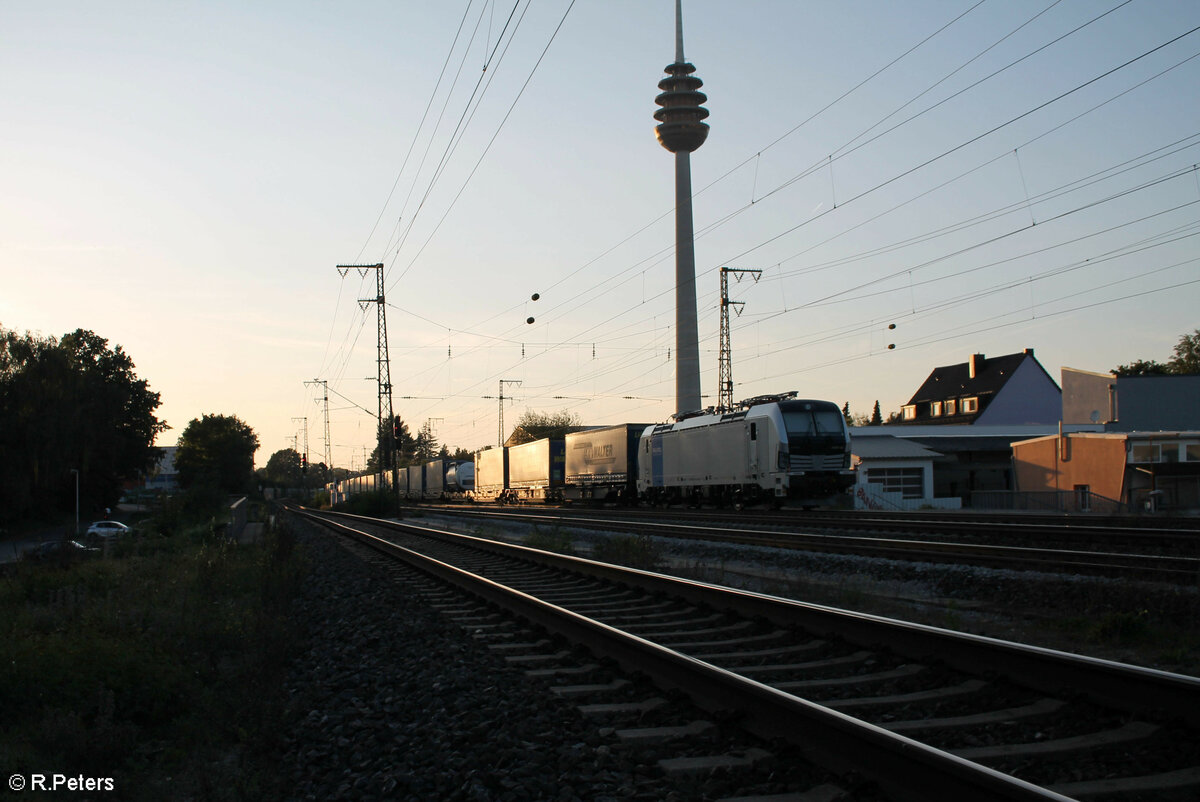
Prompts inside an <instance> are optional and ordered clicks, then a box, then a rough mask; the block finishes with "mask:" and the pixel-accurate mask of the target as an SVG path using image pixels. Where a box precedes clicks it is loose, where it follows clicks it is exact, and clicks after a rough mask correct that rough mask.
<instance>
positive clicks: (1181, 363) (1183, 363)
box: [1112, 329, 1200, 376]
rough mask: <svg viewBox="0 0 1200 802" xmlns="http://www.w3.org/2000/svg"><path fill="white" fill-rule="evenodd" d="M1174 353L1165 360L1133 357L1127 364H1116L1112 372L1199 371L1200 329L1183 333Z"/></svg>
mask: <svg viewBox="0 0 1200 802" xmlns="http://www.w3.org/2000/svg"><path fill="white" fill-rule="evenodd" d="M1174 352H1175V355H1174V356H1172V357H1171V358H1170V359H1168V360H1167V361H1166V362H1159V361H1157V360H1154V359H1135V360H1134V361H1132V362H1130V363H1129V364H1127V365H1117V366H1116V367H1115V368H1113V369H1112V372H1113V373H1115V374H1117V375H1118V376H1166V375H1171V374H1174V375H1184V374H1194V373H1200V329H1196V330H1195V331H1193V332H1192V333H1191V334H1184V335H1182V336H1181V337H1180V338H1179V342H1178V343H1176V344H1175V349H1174Z"/></svg>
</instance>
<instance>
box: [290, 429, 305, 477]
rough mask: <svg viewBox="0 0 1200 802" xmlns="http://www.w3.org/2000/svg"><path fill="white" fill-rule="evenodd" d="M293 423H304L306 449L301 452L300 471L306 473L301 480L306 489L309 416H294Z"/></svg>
mask: <svg viewBox="0 0 1200 802" xmlns="http://www.w3.org/2000/svg"><path fill="white" fill-rule="evenodd" d="M292 423H303V424H304V450H303V451H301V452H300V472H301V473H302V474H304V477H303V478H302V479H301V482H303V484H304V487H305V489H308V481H307V479H308V418H306V417H305V418H292Z"/></svg>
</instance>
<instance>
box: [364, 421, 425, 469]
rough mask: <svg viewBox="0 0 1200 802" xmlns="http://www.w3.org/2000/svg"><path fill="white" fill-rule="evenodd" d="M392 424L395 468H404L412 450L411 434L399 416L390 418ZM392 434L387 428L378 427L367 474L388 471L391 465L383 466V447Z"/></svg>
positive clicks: (368, 460)
mask: <svg viewBox="0 0 1200 802" xmlns="http://www.w3.org/2000/svg"><path fill="white" fill-rule="evenodd" d="M392 424H393V427H394V431H395V436H396V462H395V465H396V466H404V465H408V464H409V460H410V459H411V458H412V454H413V450H414V446H415V443H414V440H413V436H412V433H411V432H409V430H408V424H406V423H405V422H404V421H403V420H402V419H401V418H400V416H399V415H393V416H392ZM391 434H392V432H390V431H388V429H387V427H385V426H380V427H379V431H378V432H377V433H376V437H375V450H374V451H372V452H371V456H370V457H369V458H368V459H367V472H368V473H376V472H378V471H380V470H386V469H390V468H391V467H392V466H391V465H384V464H383V453H384V452H383V450H382V449H383V447H384V446H385V445H386V441H387V438H388V437H389V436H390V435H391Z"/></svg>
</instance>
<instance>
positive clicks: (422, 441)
mask: <svg viewBox="0 0 1200 802" xmlns="http://www.w3.org/2000/svg"><path fill="white" fill-rule="evenodd" d="M437 447H438V441H437V437H435V436H434V434H433V424H432V423H431V422H429V421H425V422H424V423H423V424H421V431H419V432H418V433H417V437H416V440H414V441H413V462H412V464H413V465H424V464H425V463H426V462H429V461H430V460H431V459H433V458H434V457H435V456H436V455H437Z"/></svg>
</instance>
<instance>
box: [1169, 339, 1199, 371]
mask: <svg viewBox="0 0 1200 802" xmlns="http://www.w3.org/2000/svg"><path fill="white" fill-rule="evenodd" d="M1167 364H1168V365H1170V366H1171V372H1172V373H1200V329H1196V330H1195V331H1193V332H1192V333H1191V334H1185V335H1183V336H1182V337H1180V338H1179V342H1178V343H1176V344H1175V356H1173V357H1171V359H1170V361H1169V362H1167Z"/></svg>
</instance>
